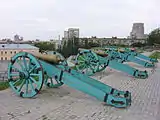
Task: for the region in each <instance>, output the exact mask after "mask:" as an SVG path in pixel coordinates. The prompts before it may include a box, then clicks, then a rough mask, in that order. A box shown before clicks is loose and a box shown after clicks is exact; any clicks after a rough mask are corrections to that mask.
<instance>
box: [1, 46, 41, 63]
mask: <svg viewBox="0 0 160 120" xmlns="http://www.w3.org/2000/svg"><path fill="white" fill-rule="evenodd" d="M22 51H24V52H29V53H35V52H39V48H37V47H35V46H32V45H29V44H0V61H4V60H10V59H11V57H12V56H14V55H15V54H17V53H19V52H22Z"/></svg>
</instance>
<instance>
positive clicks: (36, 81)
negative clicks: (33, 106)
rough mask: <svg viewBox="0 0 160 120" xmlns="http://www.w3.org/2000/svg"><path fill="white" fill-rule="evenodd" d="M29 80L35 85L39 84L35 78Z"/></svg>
mask: <svg viewBox="0 0 160 120" xmlns="http://www.w3.org/2000/svg"><path fill="white" fill-rule="evenodd" d="M29 79H30V80H31V81H33V82H34V83H35V84H38V82H37V81H36V80H35V79H34V78H33V77H31V76H30V78H29Z"/></svg>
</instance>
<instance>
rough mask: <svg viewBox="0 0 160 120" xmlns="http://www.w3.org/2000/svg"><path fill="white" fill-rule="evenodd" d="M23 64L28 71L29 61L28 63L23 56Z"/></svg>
mask: <svg viewBox="0 0 160 120" xmlns="http://www.w3.org/2000/svg"><path fill="white" fill-rule="evenodd" d="M23 63H24V68H25V69H26V70H28V67H27V61H26V59H25V57H24V56H23Z"/></svg>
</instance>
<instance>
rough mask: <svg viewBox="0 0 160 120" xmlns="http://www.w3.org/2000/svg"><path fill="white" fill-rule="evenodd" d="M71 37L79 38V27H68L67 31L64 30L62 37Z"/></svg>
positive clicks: (66, 38)
mask: <svg viewBox="0 0 160 120" xmlns="http://www.w3.org/2000/svg"><path fill="white" fill-rule="evenodd" d="M73 37H76V38H79V29H78V28H69V29H68V31H64V39H65V40H68V39H71V38H73Z"/></svg>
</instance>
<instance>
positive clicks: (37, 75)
mask: <svg viewBox="0 0 160 120" xmlns="http://www.w3.org/2000/svg"><path fill="white" fill-rule="evenodd" d="M30 76H36V77H39V76H40V74H34V73H31V74H30Z"/></svg>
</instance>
